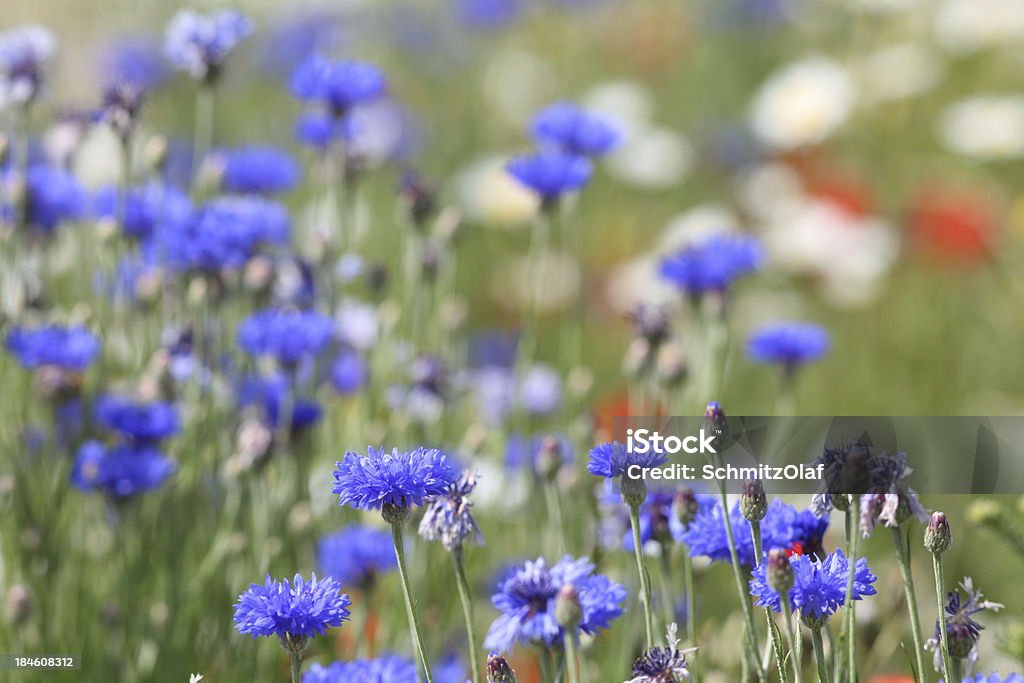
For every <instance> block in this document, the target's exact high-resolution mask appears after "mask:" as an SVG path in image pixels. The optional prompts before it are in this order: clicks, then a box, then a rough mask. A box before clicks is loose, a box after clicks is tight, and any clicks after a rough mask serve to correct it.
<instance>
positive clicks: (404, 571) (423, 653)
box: [391, 523, 434, 683]
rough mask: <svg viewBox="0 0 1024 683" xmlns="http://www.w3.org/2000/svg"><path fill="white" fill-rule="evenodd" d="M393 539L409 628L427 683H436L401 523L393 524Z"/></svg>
mask: <svg viewBox="0 0 1024 683" xmlns="http://www.w3.org/2000/svg"><path fill="white" fill-rule="evenodd" d="M391 539H392V541H393V542H394V545H395V558H396V559H397V560H398V576H399V578H400V579H401V583H402V596H403V597H404V598H405V611H406V614H407V616H408V617H409V628H410V630H411V631H412V637H413V643H414V645H415V646H416V651H417V653H418V654H419V657H420V665H421V666H422V667H423V676H424V678H426V681H427V683H434V674H433V673H431V671H430V660H429V658H428V657H427V649H426V648H425V647H424V646H423V632H422V629H421V628H420V619H419V616H418V615H417V613H416V603H415V601H414V600H413V599H412V587H411V585H410V584H409V570H408V568H407V567H406V565H405V543H404V541H403V538H402V525H401V523H392V524H391Z"/></svg>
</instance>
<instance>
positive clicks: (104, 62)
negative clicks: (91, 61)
mask: <svg viewBox="0 0 1024 683" xmlns="http://www.w3.org/2000/svg"><path fill="white" fill-rule="evenodd" d="M99 71H100V74H99V75H100V80H101V81H102V82H103V83H104V84H105V85H106V87H108V88H109V87H113V86H118V85H120V86H127V87H129V88H131V89H132V90H134V91H136V92H139V93H145V92H150V91H152V90H155V89H156V88H158V87H159V86H160V85H161V84H162V83H163V82H164V81H165V80H166V79H167V64H166V63H165V62H164V60H163V56H162V55H161V54H160V48H159V45H158V44H157V43H156V42H154V41H153V40H150V39H148V38H145V37H135V38H125V39H121V40H118V41H116V42H115V43H113V44H111V45H108V46H107V48H106V49H105V50H104V51H103V53H102V55H101V57H100V64H99Z"/></svg>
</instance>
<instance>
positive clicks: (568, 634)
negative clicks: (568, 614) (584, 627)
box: [563, 629, 582, 683]
mask: <svg viewBox="0 0 1024 683" xmlns="http://www.w3.org/2000/svg"><path fill="white" fill-rule="evenodd" d="M563 640H564V641H565V668H566V673H567V674H568V675H567V679H568V681H567V683H582V681H581V679H580V669H579V664H578V663H577V661H576V653H577V647H576V629H572V631H570V630H568V629H567V630H566V631H565V637H564V638H563Z"/></svg>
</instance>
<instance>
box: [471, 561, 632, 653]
mask: <svg viewBox="0 0 1024 683" xmlns="http://www.w3.org/2000/svg"><path fill="white" fill-rule="evenodd" d="M593 572H594V565H593V564H592V563H591V562H590V560H588V559H587V558H585V557H584V558H579V559H576V558H572V557H569V556H566V557H564V558H562V559H561V560H559V561H558V562H557V563H555V564H554V565H553V566H552V567H548V566H547V564H546V563H545V562H544V559H543V558H539V559H537V560H536V561H534V562H526V563H525V564H524V565H523V566H521V567H515V568H513V569H512V570H511V571H510V572H509V574H508V576H507V577H506V578H505V580H504V581H502V583H501V585H500V586H499V587H498V592H497V593H495V594H494V595H493V596H492V597H491V602H492V604H493V605H494V606H495V607H496V608H497V609H498V610H499V611H500V612H501V615H500V616H499V617H498V618H497V619H495V620H494V623H492V624H491V627H490V629H489V630H488V632H487V637H486V638H485V639H484V647H486V648H490V649H493V650H500V651H507V650H509V649H511V648H512V646H513V645H514V644H515V643H516V642H519V643H522V644H524V645H529V644H532V643H542V644H544V645H545V646H548V647H550V646H552V645H554V644H556V643H558V642H561V639H562V635H563V629H562V627H560V626H559V625H558V621H557V620H556V618H555V602H556V600H557V597H558V593H559V591H560V590H561V588H562V586H564V585H566V584H571V585H572V586H574V587H575V589H576V594H577V596H578V599H579V603H580V607H581V608H582V615H581V619H580V623H579V626H578V628H579V630H580V631H582V632H584V633H588V634H591V635H593V634H595V633H597V632H598V631H599V630H601V629H604V628H608V627H609V626H610V625H611V622H612V621H613V620H614V619H616V618H617V617H619V616H620V615H621V614H622V613H623V611H624V610H623V607H622V603H623V601H624V600H625V599H626V589H625V588H623V587H622V586H620V585H619V584H617V583H615V582H614V581H612V580H610V579H608V578H607V577H606V576H602V575H601V574H595V573H593Z"/></svg>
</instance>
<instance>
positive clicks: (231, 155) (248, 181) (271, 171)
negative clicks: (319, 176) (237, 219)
mask: <svg viewBox="0 0 1024 683" xmlns="http://www.w3.org/2000/svg"><path fill="white" fill-rule="evenodd" d="M223 156H224V161H223V163H224V167H223V170H222V172H221V176H220V184H221V188H222V189H223V190H224V191H226V192H241V193H247V192H255V193H257V194H272V193H275V192H284V191H286V190H290V189H292V188H293V187H295V183H296V182H298V180H299V166H298V164H296V163H295V161H294V160H293V159H292V157H291V156H290V155H289V154H288V153H287V152H285V151H284V150H281V149H278V148H276V147H270V146H267V145H253V146H250V147H242V148H241V149H235V150H230V151H228V152H224V153H223Z"/></svg>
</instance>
